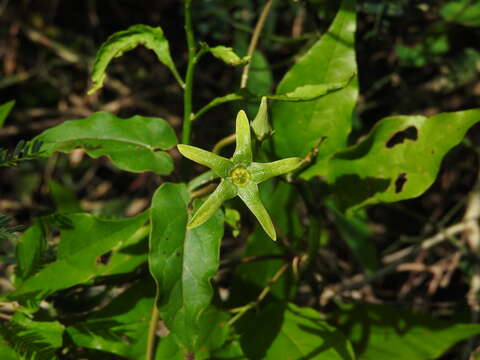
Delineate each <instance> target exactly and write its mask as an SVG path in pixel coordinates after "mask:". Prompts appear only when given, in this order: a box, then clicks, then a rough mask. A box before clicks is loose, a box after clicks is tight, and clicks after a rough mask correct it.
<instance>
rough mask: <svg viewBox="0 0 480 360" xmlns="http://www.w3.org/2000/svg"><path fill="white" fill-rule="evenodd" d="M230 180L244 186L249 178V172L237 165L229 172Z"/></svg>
mask: <svg viewBox="0 0 480 360" xmlns="http://www.w3.org/2000/svg"><path fill="white" fill-rule="evenodd" d="M230 177H231V178H232V182H233V183H234V184H235V185H237V186H244V185H246V184H247V182H248V180H250V173H249V172H248V171H247V169H245V168H244V167H242V166H237V167H236V168H235V169H233V170H232V171H231V172H230Z"/></svg>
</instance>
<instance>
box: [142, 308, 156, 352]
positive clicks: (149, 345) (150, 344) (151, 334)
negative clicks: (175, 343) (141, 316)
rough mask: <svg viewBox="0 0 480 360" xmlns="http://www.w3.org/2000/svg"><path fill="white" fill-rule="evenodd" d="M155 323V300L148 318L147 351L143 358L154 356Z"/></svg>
mask: <svg viewBox="0 0 480 360" xmlns="http://www.w3.org/2000/svg"><path fill="white" fill-rule="evenodd" d="M157 324H158V308H157V304H156V302H154V303H153V308H152V314H151V318H150V325H149V327H148V340H147V352H146V355H145V360H153V358H154V356H155V351H154V350H155V333H156V332H157Z"/></svg>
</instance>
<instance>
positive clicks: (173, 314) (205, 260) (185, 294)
mask: <svg viewBox="0 0 480 360" xmlns="http://www.w3.org/2000/svg"><path fill="white" fill-rule="evenodd" d="M187 204H188V192H187V189H186V186H185V185H183V184H172V183H164V184H163V185H161V186H160V187H159V188H158V189H157V191H156V192H155V194H154V197H153V201H152V207H151V233H150V250H149V257H148V259H149V266H150V272H151V273H152V276H153V277H154V279H155V281H156V282H157V286H158V296H159V298H158V307H159V311H160V316H161V317H162V319H163V320H164V321H165V324H166V326H167V327H168V328H169V329H170V331H171V332H172V334H173V335H174V337H175V338H176V339H177V340H178V341H179V343H180V344H182V346H183V347H185V348H186V349H189V350H190V351H195V350H197V349H199V347H200V346H201V345H202V338H203V335H204V334H203V325H204V322H205V318H204V316H205V314H206V313H205V311H206V309H207V308H208V306H209V304H210V301H211V299H212V295H213V290H212V286H211V284H210V279H211V277H212V276H213V275H215V273H216V271H217V269H218V266H219V256H220V254H219V252H220V240H221V238H222V236H223V227H224V225H223V214H222V213H221V212H220V211H217V212H216V213H215V215H213V216H212V217H211V218H210V219H209V220H208V221H207V222H205V223H204V224H203V225H200V226H198V227H196V228H195V229H191V230H187V221H188V212H187Z"/></svg>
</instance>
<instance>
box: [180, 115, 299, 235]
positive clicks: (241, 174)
mask: <svg viewBox="0 0 480 360" xmlns="http://www.w3.org/2000/svg"><path fill="white" fill-rule="evenodd" d="M235 134H236V142H237V143H236V148H235V153H234V154H233V157H232V158H231V159H227V158H224V157H222V156H219V155H217V154H214V153H212V152H209V151H206V150H202V149H199V148H197V147H195V146H190V145H183V144H180V145H178V150H179V151H180V153H181V154H182V155H183V156H185V157H187V158H189V159H190V160H193V161H195V162H197V163H199V164H202V165H205V166H207V167H208V168H210V169H212V171H213V172H214V173H215V174H216V175H218V176H219V177H220V178H221V179H222V180H221V182H220V184H219V185H218V187H217V188H216V189H215V191H214V192H213V193H212V194H211V195H210V196H209V197H208V199H207V200H206V201H205V202H204V203H203V204H202V206H200V208H199V209H198V210H197V212H196V213H195V214H194V215H193V217H192V218H191V219H190V222H189V223H188V228H189V229H191V228H194V227H197V226H199V225H201V224H203V223H204V222H205V221H207V220H208V219H209V218H210V217H211V216H212V215H213V213H214V212H215V211H216V210H217V209H218V208H219V207H220V206H221V205H222V203H223V202H224V201H227V200H229V199H231V198H234V197H235V196H237V195H238V196H239V197H240V199H242V200H243V202H244V203H245V204H246V205H247V207H248V208H249V209H250V211H251V212H252V213H253V214H254V215H255V217H256V218H257V219H258V221H259V222H260V224H261V225H262V227H263V229H264V230H265V232H266V233H267V234H268V235H269V236H270V237H271V238H272V239H273V240H276V238H277V235H276V233H275V228H274V226H273V223H272V219H271V218H270V215H268V212H267V210H266V209H265V207H264V206H263V203H262V201H261V200H260V195H259V192H258V184H259V183H261V182H262V181H265V180H268V179H270V178H272V177H275V176H278V175H282V174H285V173H288V172H290V171H292V170H295V169H296V168H297V167H298V166H299V165H300V162H301V161H302V159H301V158H287V159H283V160H278V161H274V162H271V163H257V162H253V161H252V141H251V136H250V125H249V123H248V118H247V115H246V114H245V112H244V111H243V110H241V111H239V113H238V115H237V122H236V131H235Z"/></svg>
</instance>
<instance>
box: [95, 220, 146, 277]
mask: <svg viewBox="0 0 480 360" xmlns="http://www.w3.org/2000/svg"><path fill="white" fill-rule="evenodd" d="M149 231H150V228H149V227H148V226H143V227H141V228H139V229H138V230H137V231H136V232H135V233H134V234H133V235H132V236H131V237H129V238H128V239H126V240H125V241H122V242H121V243H118V244H117V245H116V246H115V247H113V248H112V252H111V254H110V257H109V259H108V262H107V264H105V266H104V267H102V268H100V269H99V272H98V275H99V276H100V275H101V276H108V275H119V274H127V273H129V272H131V271H134V270H135V269H136V268H137V267H139V266H140V265H141V264H143V263H144V262H145V261H146V260H147V253H148V234H149Z"/></svg>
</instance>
